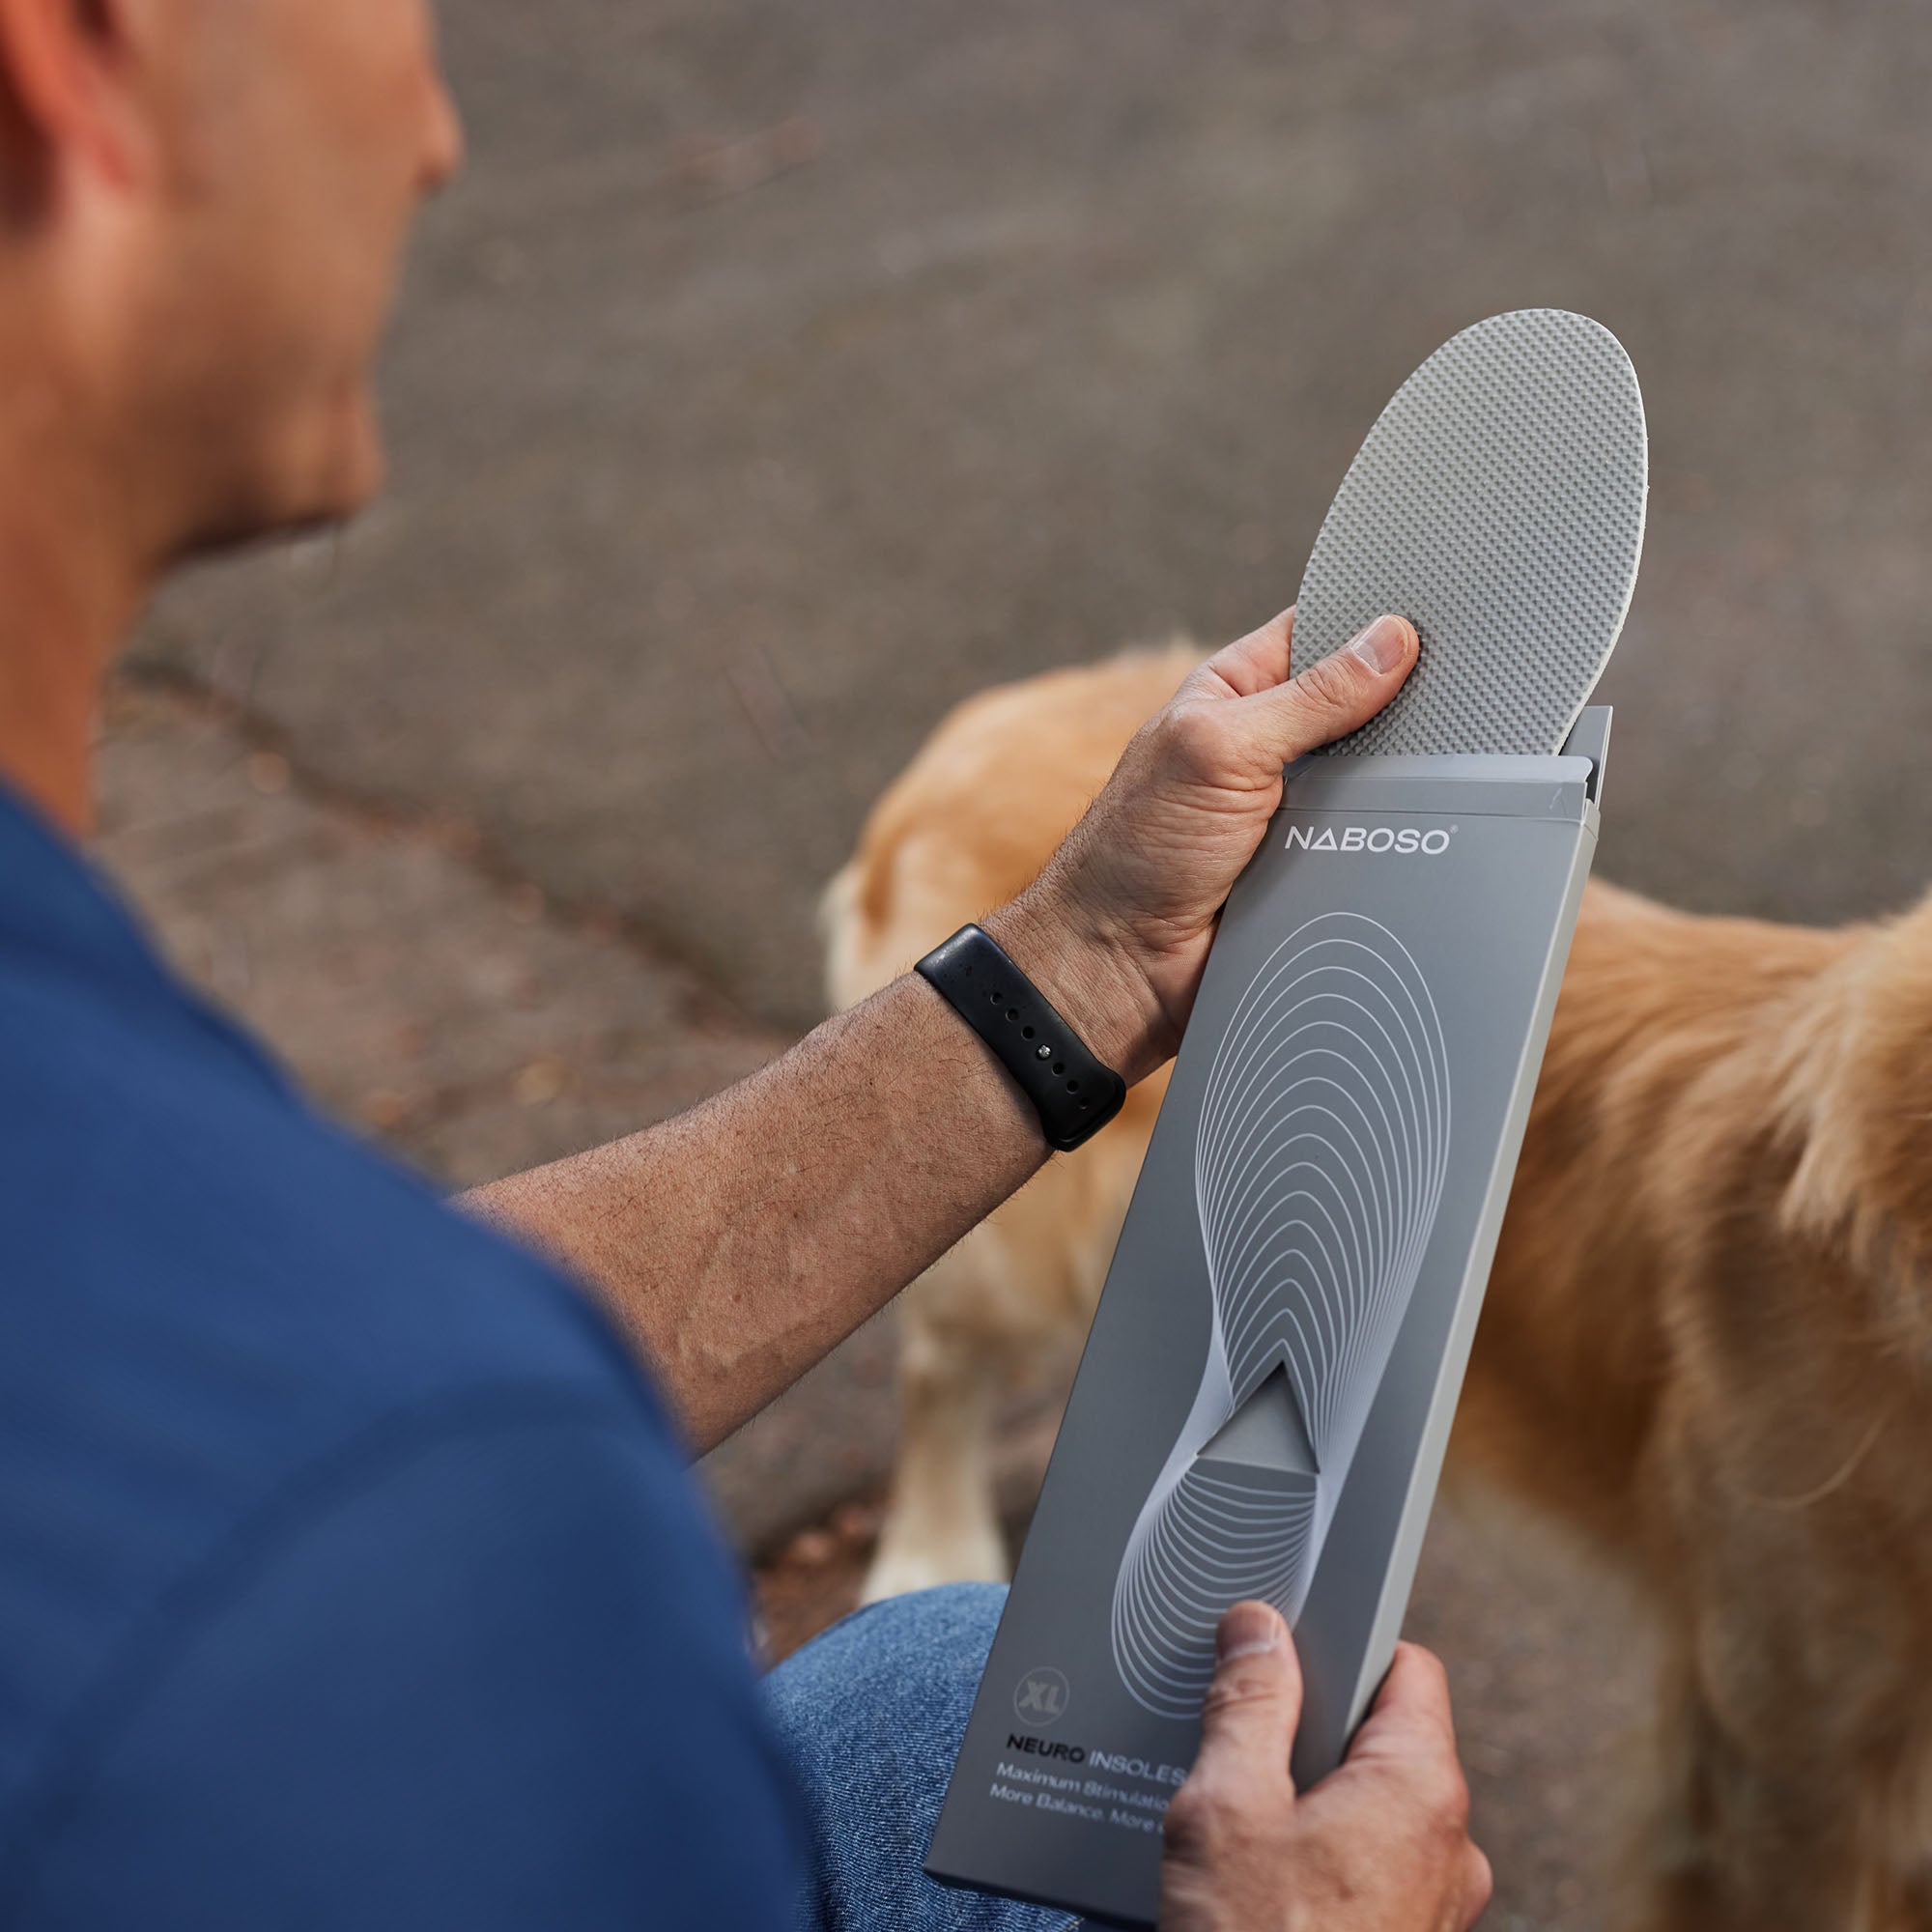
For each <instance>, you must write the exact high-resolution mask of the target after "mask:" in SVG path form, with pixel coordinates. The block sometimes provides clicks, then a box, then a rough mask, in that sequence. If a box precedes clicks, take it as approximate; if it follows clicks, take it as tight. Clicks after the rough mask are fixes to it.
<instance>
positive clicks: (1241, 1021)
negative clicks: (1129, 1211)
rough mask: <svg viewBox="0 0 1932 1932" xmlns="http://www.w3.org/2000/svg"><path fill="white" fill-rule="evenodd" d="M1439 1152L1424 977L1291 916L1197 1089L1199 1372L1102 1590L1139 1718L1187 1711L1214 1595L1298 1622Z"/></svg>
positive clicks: (1421, 1233)
mask: <svg viewBox="0 0 1932 1932" xmlns="http://www.w3.org/2000/svg"><path fill="white" fill-rule="evenodd" d="M1448 1153H1449V1064H1448V1053H1447V1049H1446V1047H1445V1045H1444V1042H1443V1035H1442V1025H1441V1021H1440V1018H1439V1016H1438V1015H1437V1012H1436V1009H1435V1000H1434V998H1433V997H1432V996H1431V994H1430V990H1429V986H1428V982H1427V981H1426V980H1424V978H1423V976H1422V972H1421V969H1420V968H1419V967H1418V966H1417V965H1416V962H1415V960H1414V958H1413V956H1412V955H1411V954H1410V953H1409V952H1408V949H1407V948H1406V947H1405V946H1404V945H1403V943H1402V942H1401V940H1399V939H1398V938H1397V937H1396V936H1395V934H1394V933H1393V932H1391V931H1390V930H1389V929H1388V927H1386V926H1385V925H1382V924H1380V923H1378V921H1376V920H1373V919H1369V918H1367V917H1365V916H1363V915H1361V914H1359V913H1327V914H1324V915H1322V916H1321V918H1319V919H1314V920H1311V921H1309V922H1308V923H1307V924H1305V925H1303V926H1301V927H1300V928H1299V929H1298V930H1297V931H1295V932H1293V933H1292V934H1291V935H1290V936H1289V937H1288V938H1287V939H1285V940H1283V942H1282V943H1281V945H1280V946H1278V947H1277V948H1276V949H1275V950H1274V952H1272V953H1270V954H1269V955H1268V957H1267V959H1266V960H1265V961H1264V964H1263V966H1262V968H1261V970H1260V971H1259V972H1258V973H1257V974H1256V975H1255V977H1254V979H1253V980H1251V981H1250V982H1249V985H1248V987H1247V990H1246V991H1245V992H1244V993H1243V994H1242V996H1241V998H1240V1000H1239V1002H1238V1003H1237V1005H1236V1009H1235V1012H1234V1016H1233V1018H1232V1020H1231V1021H1230V1023H1229V1026H1228V1031H1227V1033H1226V1035H1225V1037H1223V1039H1222V1041H1221V1044H1220V1046H1219V1048H1218V1050H1217V1051H1216V1053H1215V1056H1214V1062H1213V1065H1212V1066H1211V1068H1210V1069H1209V1072H1208V1085H1207V1090H1206V1094H1205V1095H1204V1097H1203V1100H1202V1106H1201V1122H1200V1128H1199V1133H1198V1136H1197V1139H1196V1143H1195V1156H1194V1190H1195V1201H1196V1205H1197V1207H1198V1208H1199V1211H1200V1217H1201V1230H1202V1239H1203V1242H1204V1244H1205V1246H1206V1249H1207V1258H1208V1282H1209V1285H1210V1288H1211V1291H1212V1303H1213V1319H1212V1324H1211V1330H1210V1335H1209V1342H1208V1360H1207V1363H1206V1365H1205V1368H1204V1372H1203V1376H1202V1381H1201V1387H1200V1390H1199V1392H1198V1394H1197V1396H1196V1398H1195V1402H1194V1405H1193V1407H1192V1409H1191V1411H1190V1412H1189V1415H1188V1418H1187V1422H1186V1424H1185V1426H1184V1427H1183V1428H1182V1431H1181V1434H1180V1436H1179V1440H1178V1441H1177V1442H1176V1443H1175V1446H1174V1449H1173V1451H1172V1453H1171V1454H1170V1455H1169V1457H1168V1459H1167V1463H1166V1464H1165V1465H1164V1467H1163V1468H1162V1470H1161V1474H1160V1477H1159V1479H1158V1480H1157V1481H1156V1483H1155V1485H1154V1487H1153V1489H1152V1491H1151V1492H1150V1494H1149V1496H1148V1499H1147V1502H1146V1504H1145V1506H1144V1507H1143V1508H1142V1511H1141V1514H1140V1518H1139V1520H1138V1521H1137V1522H1136V1524H1135V1526H1134V1531H1133V1534H1132V1536H1131V1537H1130V1538H1129V1539H1128V1543H1127V1549H1126V1554H1125V1556H1124V1557H1123V1559H1122V1565H1121V1572H1120V1576H1119V1577H1118V1578H1117V1580H1116V1583H1115V1588H1114V1607H1113V1642H1114V1658H1115V1662H1116V1664H1117V1665H1118V1667H1119V1669H1120V1672H1121V1676H1122V1680H1123V1682H1124V1683H1125V1684H1126V1686H1127V1688H1128V1690H1130V1691H1131V1692H1132V1694H1133V1695H1134V1697H1135V1698H1136V1699H1137V1700H1138V1701H1139V1702H1140V1703H1141V1704H1143V1705H1144V1706H1146V1708H1147V1709H1149V1710H1151V1711H1153V1712H1156V1713H1158V1714H1160V1715H1162V1716H1167V1717H1191V1716H1193V1715H1194V1714H1195V1713H1196V1712H1198V1711H1199V1709H1200V1706H1201V1698H1202V1695H1203V1693H1204V1692H1205V1691H1206V1690H1207V1687H1208V1678H1209V1676H1210V1675H1211V1674H1212V1670H1213V1649H1214V1627H1215V1625H1216V1624H1217V1623H1218V1622H1219V1620H1220V1617H1221V1614H1222V1612H1223V1611H1225V1610H1226V1609H1227V1607H1228V1605H1231V1604H1234V1603H1236V1602H1239V1601H1240V1600H1242V1599H1243V1598H1248V1597H1259V1598H1262V1599H1264V1600H1265V1601H1267V1602H1269V1603H1272V1604H1274V1605H1276V1606H1277V1607H1278V1608H1279V1609H1280V1610H1281V1611H1282V1613H1283V1614H1284V1615H1285V1616H1287V1617H1288V1618H1289V1619H1290V1620H1291V1621H1293V1619H1294V1618H1295V1617H1296V1616H1298V1615H1299V1613H1300V1610H1301V1606H1302V1604H1303V1602H1304V1601H1305V1599H1306V1596H1307V1591H1308V1585H1309V1582H1310V1581H1311V1579H1312V1578H1313V1576H1314V1573H1315V1567H1316V1564H1317V1562H1318V1561H1319V1559H1320V1557H1321V1546H1322V1543H1323V1541H1324V1539H1325V1537H1326V1535H1327V1532H1328V1526H1329V1522H1330V1520H1331V1519H1332V1516H1333V1513H1334V1508H1335V1503H1336V1500H1337V1498H1338V1497H1339V1495H1340V1493H1341V1491H1342V1487H1343V1485H1344V1483H1345V1482H1346V1481H1347V1478H1348V1474H1349V1467H1350V1463H1352V1461H1353V1460H1354V1454H1355V1450H1356V1447H1357V1445H1358V1444H1359V1443H1360V1441H1361V1436H1362V1431H1363V1429H1364V1427H1365V1426H1366V1425H1367V1422H1368V1417H1369V1410H1370V1408H1371V1406H1373V1404H1374V1402H1375V1397H1376V1391H1377V1389H1378V1387H1379V1385H1380V1383H1381V1378H1382V1375H1383V1373H1384V1371H1385V1370H1386V1369H1387V1367H1388V1360H1389V1356H1390V1353H1391V1352H1392V1351H1393V1350H1394V1347H1395V1341H1396V1336H1397V1334H1398V1332H1399V1331H1400V1329H1401V1327H1402V1322H1403V1318H1404V1317H1405V1315H1406V1313H1407V1311H1408V1304H1409V1298H1410V1296H1411V1294H1412V1293H1413V1292H1414V1288H1415V1282H1416V1276H1417V1274H1418V1272H1419V1270H1420V1268H1421V1265H1422V1257H1423V1252H1424V1250H1425V1249H1426V1248H1427V1246H1428V1243H1429V1236H1430V1232H1431V1230H1432V1229H1433V1227H1434V1225H1435V1211H1436V1208H1437V1206H1438V1205H1439V1203H1440V1201H1441V1198H1442V1184H1443V1178H1444V1175H1445V1173H1446V1171H1447V1165H1448ZM1258 1392H1260V1393H1259V1395H1258ZM1251 1398H1253V1399H1254V1400H1253V1401H1252V1402H1251Z"/></svg>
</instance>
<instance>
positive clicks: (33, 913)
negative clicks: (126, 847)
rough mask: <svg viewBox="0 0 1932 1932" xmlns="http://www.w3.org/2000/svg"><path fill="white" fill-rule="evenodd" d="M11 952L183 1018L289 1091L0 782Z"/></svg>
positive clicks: (0, 932) (5, 941)
mask: <svg viewBox="0 0 1932 1932" xmlns="http://www.w3.org/2000/svg"><path fill="white" fill-rule="evenodd" d="M9 954H13V955H14V956H16V957H24V958H26V959H29V960H33V961H36V962H38V963H39V964H40V965H41V966H42V967H43V969H45V970H50V971H51V972H53V973H54V974H56V975H57V976H59V977H60V978H62V979H64V980H75V981H80V982H84V983H86V984H88V985H90V986H92V987H93V988H95V989H96V990H97V991H98V992H99V993H100V994H101V995H103V996H105V997H108V998H111V999H112V1000H114V1002H115V1003H116V1004H117V1005H120V1006H123V1007H124V1008H125V1007H129V1006H132V1007H134V1008H137V1009H140V1011H141V1013H142V1016H143V1018H144V1019H146V1020H147V1021H149V1023H151V1024H156V1023H158V1024H169V1025H173V1026H177V1027H179V1026H183V1025H185V1026H187V1027H189V1028H191V1029H192V1030H193V1031H194V1032H195V1033H197V1034H198V1035H200V1036H201V1037H202V1039H203V1041H204V1042H205V1043H208V1044H213V1045H215V1046H218V1047H219V1048H221V1049H222V1050H223V1051H225V1052H227V1053H228V1054H229V1055H231V1056H232V1057H235V1058H238V1059H240V1060H241V1062H242V1063H243V1064H244V1065H246V1067H247V1068H248V1070H249V1071H250V1072H251V1073H253V1074H254V1075H255V1076H256V1077H257V1078H259V1079H264V1080H267V1081H268V1082H269V1083H270V1084H271V1085H272V1086H273V1087H275V1088H276V1090H277V1091H278V1092H284V1093H285V1092H287V1091H288V1083H287V1081H286V1080H285V1079H284V1077H283V1075H282V1073H281V1070H280V1069H279V1068H278V1067H277V1066H276V1065H274V1063H273V1062H272V1061H271V1060H270V1058H269V1057H268V1056H267V1054H265V1053H264V1052H263V1050H262V1049H261V1048H260V1047H259V1046H258V1045H257V1044H256V1043H255V1041H254V1040H253V1039H251V1038H250V1037H248V1035H247V1034H245V1033H244V1032H243V1031H242V1030H241V1028H240V1027H238V1026H236V1025H235V1024H234V1023H233V1022H232V1021H230V1020H229V1019H228V1018H227V1017H226V1016H225V1015H224V1014H222V1013H220V1012H218V1011H216V1009H214V1008H213V1007H212V1006H211V1005H209V1004H208V1002H207V1001H205V1000H203V999H202V998H201V997H200V995H198V994H196V993H193V992H191V991H189V989H188V988H187V987H186V986H185V985H184V984H183V983H182V981H181V980H179V979H177V978H176V976H175V975H174V974H173V973H172V972H171V971H170V970H169V968H168V967H167V966H166V965H164V964H163V963H162V961H161V958H160V956H159V954H158V953H157V952H156V951H155V948H154V947H153V945H152V944H150V942H149V940H148V938H147V936H146V934H145V933H144V932H143V931H142V929H141V926H140V924H139V923H138V922H137V921H136V919H135V917H134V915H133V914H132V913H131V912H130V911H129V910H128V906H127V904H126V903H125V902H124V901H123V899H122V897H121V895H120V894H119V893H118V892H117V891H116V890H115V888H114V887H113V886H112V885H111V884H110V883H109V882H108V880H107V879H106V877H105V876H104V875H103V874H102V873H101V872H100V871H99V870H98V869H97V868H96V867H94V866H93V865H92V864H91V863H90V862H89V860H88V859H87V858H86V857H85V856H84V855H83V854H82V853H80V852H79V851H78V850H77V849H75V847H73V846H72V845H71V844H70V843H69V842H68V841H67V839H66V838H64V837H62V835H61V834H60V833H59V832H57V831H56V830H55V829H54V828H53V826H51V825H50V824H49V823H48V822H47V821H46V820H45V819H44V818H43V817H42V816H41V814H40V812H39V811H38V810H35V809H34V807H32V806H31V805H29V804H28V803H27V802H26V801H25V800H24V799H22V798H21V797H20V796H19V795H18V793H16V792H14V791H12V790H10V789H9V788H8V787H7V786H6V785H5V784H4V783H0V961H4V960H5V958H6V957H7V956H8V955H9Z"/></svg>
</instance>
